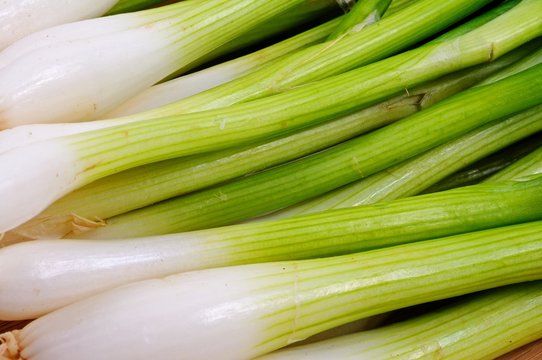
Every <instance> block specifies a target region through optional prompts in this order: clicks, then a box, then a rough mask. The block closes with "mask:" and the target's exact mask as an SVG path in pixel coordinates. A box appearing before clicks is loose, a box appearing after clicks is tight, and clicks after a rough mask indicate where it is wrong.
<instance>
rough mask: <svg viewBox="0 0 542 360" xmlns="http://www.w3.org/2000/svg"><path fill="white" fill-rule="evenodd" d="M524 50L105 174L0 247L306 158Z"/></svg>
mask: <svg viewBox="0 0 542 360" xmlns="http://www.w3.org/2000/svg"><path fill="white" fill-rule="evenodd" d="M530 48H531V46H527V47H521V48H519V49H517V50H514V51H513V52H511V53H510V54H507V55H506V56H504V57H502V58H500V59H499V60H497V61H495V62H493V63H491V64H488V65H480V66H477V67H474V68H472V69H467V70H464V71H461V72H458V73H454V74H450V75H448V76H445V77H443V78H441V79H437V80H435V81H432V82H430V83H428V84H424V85H422V86H419V87H416V88H414V89H411V90H409V91H408V94H404V95H402V96H400V97H398V98H394V99H391V100H388V101H385V102H383V103H380V104H378V105H375V106H373V107H369V108H367V109H364V110H361V111H360V112H357V113H354V114H351V115H348V116H346V117H341V118H339V119H336V120H333V121H330V122H329V123H325V124H322V125H318V126H316V127H312V128H309V129H307V130H303V131H301V132H299V133H296V134H293V135H289V136H286V137H281V138H279V139H275V140H271V141H265V142H263V143H261V144H259V145H254V144H252V145H248V146H243V147H241V148H235V149H233V150H226V151H221V152H216V153H213V154H209V155H201V156H195V157H193V158H191V159H188V158H186V157H185V158H180V159H174V160H169V161H166V162H160V163H156V164H150V165H146V166H143V167H138V168H135V169H132V170H127V171H124V172H121V173H119V174H116V175H112V176H109V177H106V178H104V179H101V180H98V181H96V182H93V183H91V184H89V185H87V186H85V187H83V188H82V189H80V190H76V191H75V192H73V193H70V194H68V195H67V196H65V197H64V198H62V199H60V200H59V201H57V202H55V203H54V204H53V205H52V206H50V207H49V208H48V209H47V210H45V211H44V212H43V213H42V214H40V215H38V216H37V217H35V218H34V219H32V220H31V221H30V222H28V223H26V224H23V225H21V226H20V227H18V228H16V229H14V230H13V231H9V232H8V233H7V234H6V235H5V236H4V238H3V239H2V244H3V245H7V244H9V243H14V242H18V241H22V240H28V239H36V238H42V237H47V238H50V237H62V236H65V235H66V234H68V233H70V232H73V233H76V234H77V233H79V232H82V231H85V230H86V229H89V228H94V227H99V226H102V225H103V224H104V222H103V220H105V219H108V218H110V217H112V216H116V215H120V214H122V213H125V212H128V211H131V210H135V209H138V208H141V207H144V206H148V205H151V204H154V203H156V202H159V201H162V200H166V199H168V198H171V197H174V196H179V195H182V194H186V193H189V192H192V191H196V190H200V189H203V188H205V187H208V186H211V185H215V184H218V183H220V182H224V181H227V180H230V179H233V178H235V177H239V176H242V175H246V174H250V173H253V172H256V171H260V170H263V169H265V168H267V167H271V166H274V165H278V164H280V163H283V162H286V161H288V160H293V159H295V158H299V157H301V156H306V155H309V154H311V153H313V152H316V151H318V150H322V149H324V148H326V147H329V146H331V145H334V144H337V143H339V142H342V141H345V140H347V139H349V138H352V137H355V136H356V135H359V134H361V133H364V132H367V131H369V130H372V129H375V128H378V127H382V126H384V125H387V124H389V123H391V122H393V121H396V120H399V119H401V118H404V117H406V116H408V115H411V114H413V113H415V112H417V111H419V110H421V109H424V108H427V107H429V106H431V105H432V104H433V103H435V102H437V101H439V100H441V99H443V98H446V97H448V96H451V95H453V94H455V93H457V92H459V91H461V90H464V89H466V88H468V87H470V86H472V85H473V84H476V83H477V82H479V81H480V80H482V79H484V78H485V77H487V76H488V75H490V74H493V73H495V72H496V71H499V70H502V69H503V68H506V67H507V66H509V65H510V64H512V63H514V62H515V61H517V60H518V59H520V58H521V57H522V56H524V55H525V53H527V52H529V50H530Z"/></svg>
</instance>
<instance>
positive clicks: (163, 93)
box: [0, 18, 340, 151]
mask: <svg viewBox="0 0 542 360" xmlns="http://www.w3.org/2000/svg"><path fill="white" fill-rule="evenodd" d="M273 22H276V23H279V24H280V25H281V28H282V29H284V26H285V24H284V23H283V21H282V20H281V19H278V18H276V19H274V21H273ZM338 22H340V18H338V19H333V20H331V21H328V22H327V23H325V24H322V25H320V26H317V27H314V28H311V29H309V30H307V31H305V32H303V33H301V34H298V35H295V36H292V37H291V38H288V39H286V40H284V41H281V42H279V43H276V44H273V45H271V46H268V47H266V48H264V49H261V50H258V51H256V52H253V53H250V54H248V55H245V56H242V57H240V58H237V59H234V60H231V61H227V62H224V63H220V64H218V65H215V66H213V67H210V68H206V69H203V70H201V71H198V72H196V73H192V74H189V75H185V76H182V77H180V78H177V79H173V80H170V81H167V82H165V83H162V84H158V85H155V86H153V87H152V88H150V89H148V90H147V91H144V92H143V93H141V94H139V95H138V96H136V97H134V98H132V99H130V100H128V101H127V102H126V103H124V104H122V105H121V106H120V107H118V108H117V109H115V110H113V111H112V112H110V113H108V114H107V115H106V117H108V118H114V117H119V116H126V115H130V114H136V113H138V112H142V111H146V110H149V109H154V108H157V107H159V106H163V105H167V104H169V103H172V102H174V101H177V100H179V99H183V98H185V97H188V96H190V95H194V94H196V93H198V92H201V91H204V90H207V89H210V88H212V87H215V86H218V85H220V84H222V83H225V82H228V81H231V80H233V79H236V78H239V77H241V76H245V75H247V74H249V73H251V72H254V71H256V70H257V69H258V68H260V67H262V66H264V65H266V64H268V63H270V62H271V61H276V59H278V58H280V57H281V56H284V55H286V54H289V53H293V52H295V51H297V50H299V49H302V48H305V47H308V46H310V45H313V44H316V43H319V42H322V41H323V40H324V39H325V37H326V36H327V35H329V33H330V32H331V31H332V30H333V28H334V27H336V26H337V23H338ZM264 25H265V24H264ZM286 25H287V24H286ZM261 32H262V31H255V33H256V34H261ZM211 55H213V54H211ZM0 151H1V150H0Z"/></svg>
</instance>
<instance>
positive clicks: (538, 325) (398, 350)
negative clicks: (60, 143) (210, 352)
mask: <svg viewBox="0 0 542 360" xmlns="http://www.w3.org/2000/svg"><path fill="white" fill-rule="evenodd" d="M540 337H542V283H540V282H532V283H524V284H520V285H514V286H508V287H504V288H499V289H495V290H491V291H485V292H482V293H478V294H474V295H469V296H465V297H463V298H460V299H459V300H455V301H454V302H453V303H452V304H451V305H446V306H445V307H443V308H441V309H438V310H436V311H432V312H430V313H428V314H425V315H421V316H418V317H415V318H413V319H410V320H406V321H403V322H401V323H397V324H394V325H389V326H385V327H383V328H380V329H376V330H371V331H364V332H361V333H358V334H354V335H350V336H344V337H340V338H336V339H331V340H327V341H324V342H319V343H316V344H311V345H307V346H302V347H294V348H291V349H285V350H281V351H277V352H276V353H272V354H270V355H267V356H263V357H261V358H258V359H261V360H264V359H265V360H305V359H310V360H325V359H343V360H349V359H351V360H354V359H372V360H384V359H392V358H394V359H395V358H397V359H399V358H401V359H413V358H415V359H435V358H439V357H441V356H444V358H445V359H449V360H464V359H479V360H491V359H495V358H497V357H498V356H500V355H503V354H505V353H507V352H509V351H511V350H513V349H516V348H518V347H520V346H522V345H525V344H528V343H530V342H532V341H534V340H537V339H538V338H540Z"/></svg>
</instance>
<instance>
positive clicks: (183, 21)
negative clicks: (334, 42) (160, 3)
mask: <svg viewBox="0 0 542 360" xmlns="http://www.w3.org/2000/svg"><path fill="white" fill-rule="evenodd" d="M304 3H305V2H304V1H303V0H276V1H273V2H272V3H271V2H269V1H264V0H242V1H231V0H210V1H205V2H201V3H198V2H184V1H183V2H180V3H178V4H172V5H169V6H165V7H160V8H157V9H152V10H146V11H142V12H136V13H130V14H121V15H116V16H109V17H104V18H100V19H93V20H87V21H83V22H75V23H70V24H65V25H61V26H57V27H54V28H51V29H45V30H43V31H41V32H38V33H34V34H32V35H31V36H28V37H26V38H24V39H23V40H21V41H19V42H17V43H16V44H13V45H12V46H11V47H9V49H6V50H5V51H4V52H2V53H1V54H0V99H1V100H2V101H1V102H0V129H5V128H10V127H13V126H16V125H21V124H29V123H30V124H32V123H50V122H70V121H82V120H89V119H94V118H96V117H99V116H100V115H103V114H105V113H107V112H109V111H111V110H112V109H113V108H115V107H117V106H118V105H120V104H122V103H123V102H125V101H126V100H128V99H129V98H131V97H133V96H135V95H136V94H138V93H139V92H141V91H143V90H145V89H147V88H148V87H150V86H152V85H154V84H155V83H157V82H159V81H160V80H162V79H163V78H165V77H167V76H168V75H170V74H172V73H174V72H175V71H176V70H178V69H180V68H183V67H184V66H186V65H189V64H192V63H194V62H195V61H197V60H198V59H200V58H201V57H203V56H205V55H206V54H208V53H209V52H211V51H213V50H215V49H217V48H219V47H220V46H222V45H224V44H226V43H228V42H229V41H231V40H233V39H235V38H237V37H239V36H240V35H241V34H243V33H246V32H248V31H249V30H251V29H253V28H254V27H256V26H257V25H259V24H261V23H262V22H264V21H266V20H269V19H271V18H273V17H274V16H276V15H278V14H280V13H282V12H284V11H286V10H289V9H292V8H293V7H295V6H297V5H301V4H304ZM312 4H313V5H314V6H322V5H324V6H329V7H331V6H335V7H336V6H337V5H336V3H335V2H334V1H332V0H319V1H317V2H313V3H312ZM36 59H38V61H36ZM59 67H61V68H62V69H64V71H61V72H59V71H57V70H58V68H59ZM67 69H69V71H67Z"/></svg>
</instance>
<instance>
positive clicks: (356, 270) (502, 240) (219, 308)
mask: <svg viewBox="0 0 542 360" xmlns="http://www.w3.org/2000/svg"><path fill="white" fill-rule="evenodd" d="M8 249H9V248H8ZM541 278H542V222H534V223H525V224H520V225H514V226H509V227H502V228H495V229H491V230H484V231H480V232H473V233H467V234H461V235H455V236H452V237H447V238H440V239H435V240H430V241H422V242H418V243H413V244H407V245H399V246H395V247H391V248H386V249H379V250H373V251H368V252H363V253H357V254H352V255H345V256H339V257H331V258H320V259H313V260H298V261H289V262H274V263H265V264H252V265H244V266H238V267H226V268H220V269H210V270H203V271H198V272H191V273H182V274H177V275H173V276H169V277H167V278H163V279H156V280H150V281H141V282H137V283H132V284H129V285H127V286H122V287H119V288H116V289H113V290H110V291H107V292H105V293H102V294H100V295H97V296H94V297H92V298H89V299H86V300H83V301H80V302H77V303H74V304H72V305H70V306H67V307H64V308H62V309H60V310H57V311H55V312H53V313H51V314H48V315H46V316H44V317H41V318H40V319H38V320H36V321H34V322H33V323H31V324H30V325H28V326H27V327H26V328H25V329H23V330H22V331H21V332H20V333H19V334H17V339H18V340H19V346H20V347H19V348H17V345H15V344H13V345H14V347H15V351H14V352H15V353H16V352H17V350H21V351H22V354H23V356H24V355H25V354H39V355H40V356H43V354H46V355H47V357H45V356H43V357H42V358H54V359H56V358H59V357H61V356H62V355H64V357H66V358H75V357H76V356H75V354H77V353H78V352H79V353H80V352H81V348H88V349H89V351H97V352H98V353H110V351H113V349H116V348H119V347H120V348H122V349H126V350H125V351H126V352H125V354H127V353H128V354H129V355H127V356H125V357H126V358H134V357H136V356H135V354H137V355H141V354H142V353H144V354H145V356H146V357H152V355H153V354H156V353H157V352H159V351H161V349H162V348H164V347H165V346H164V342H162V341H159V342H156V340H154V339H158V340H162V337H163V336H166V335H167V336H170V338H168V340H167V342H166V343H167V344H168V349H169V350H171V346H175V348H174V349H173V351H170V353H169V354H168V353H163V352H162V354H163V356H162V357H164V358H171V357H175V356H174V355H173V354H179V353H182V354H183V355H186V354H187V352H188V351H192V352H191V353H190V356H186V357H187V358H190V359H198V360H204V359H216V358H220V357H221V353H223V352H224V347H225V346H229V345H230V344H231V339H230V338H228V335H231V334H232V332H235V331H237V332H238V333H240V334H243V336H242V337H240V338H239V340H237V341H236V342H234V344H233V346H230V347H228V354H229V358H230V359H252V358H255V357H257V356H261V355H263V354H266V353H269V352H271V351H273V350H276V349H279V348H282V347H285V346H287V345H289V344H291V343H294V342H297V341H300V340H303V339H305V338H307V337H309V336H311V335H314V334H317V333H320V332H322V331H325V330H327V329H330V328H334V327H337V326H339V325H342V324H345V323H349V322H352V321H355V320H357V319H361V318H365V317H368V316H371V315H375V314H380V313H383V312H387V311H390V310H394V309H398V308H404V307H408V306H411V305H415V304H420V303H425V302H429V301H434V300H439V299H445V298H450V297H454V296H459V295H464V294H467V293H472V292H475V291H481V290H485V289H490V288H495V287H499V286H504V285H509V284H514V283H520V282H526V281H532V280H540V279H541ZM219 290H220V291H219ZM188 294H189V296H188ZM127 319H128V320H130V322H129V323H126V321H127ZM174 319H177V321H173V320H174ZM106 322H110V323H111V324H114V326H115V327H114V328H113V330H112V331H107V332H104V331H96V330H99V328H96V324H100V325H102V324H104V323H106ZM138 324H143V325H141V326H138ZM211 325H212V326H211ZM164 326H166V328H164ZM211 328H212V330H213V331H210V329H211ZM74 332H76V333H75V334H74ZM149 333H150V334H158V335H159V336H156V337H152V339H153V341H152V343H153V345H148V344H146V343H145V342H143V341H140V340H141V339H142V338H144V337H145V336H146V334H149ZM245 334H250V336H245ZM224 338H226V339H227V341H225V342H223V343H221V344H222V346H218V347H217V346H214V347H210V346H208V347H206V346H205V345H209V344H211V343H215V342H217V341H223V340H224ZM58 339H70V341H65V342H62V343H61V344H58V343H57V342H58ZM179 342H180V344H179ZM52 343H54V344H55V345H56V346H51V344H52ZM195 344H197V345H198V346H196V347H194V346H195ZM97 347H100V348H99V349H98V350H97ZM134 347H135V349H134ZM85 353H86V352H85ZM172 355H173V356H172ZM140 357H141V356H140ZM86 359H92V357H90V356H89V357H86Z"/></svg>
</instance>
